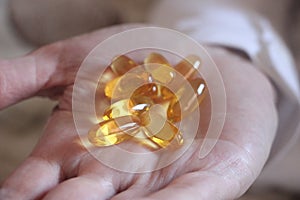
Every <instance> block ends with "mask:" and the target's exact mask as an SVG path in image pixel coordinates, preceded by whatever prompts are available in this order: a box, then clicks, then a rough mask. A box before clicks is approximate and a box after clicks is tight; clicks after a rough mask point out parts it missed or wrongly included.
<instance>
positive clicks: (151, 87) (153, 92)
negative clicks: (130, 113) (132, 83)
mask: <svg viewBox="0 0 300 200" xmlns="http://www.w3.org/2000/svg"><path fill="white" fill-rule="evenodd" d="M145 97H146V98H149V99H151V101H152V102H153V103H156V104H160V103H164V102H166V101H169V100H171V99H174V98H176V95H175V94H174V93H173V92H172V91H171V90H170V89H169V88H167V87H165V86H162V85H160V84H157V83H148V84H145V85H142V86H141V87H139V88H137V89H136V90H135V91H134V92H133V94H132V95H131V97H130V98H131V99H132V101H133V102H139V103H141V99H145V100H146V98H145ZM146 101H147V100H146Z"/></svg>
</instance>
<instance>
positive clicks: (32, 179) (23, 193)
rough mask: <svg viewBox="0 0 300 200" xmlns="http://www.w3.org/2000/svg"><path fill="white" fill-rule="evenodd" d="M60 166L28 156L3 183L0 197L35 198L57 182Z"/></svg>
mask: <svg viewBox="0 0 300 200" xmlns="http://www.w3.org/2000/svg"><path fill="white" fill-rule="evenodd" d="M59 179H60V167H59V166H58V165H57V164H52V163H49V162H47V161H46V160H43V159H40V158H28V159H27V160H26V161H24V163H23V164H22V165H21V166H20V167H19V168H18V169H17V170H16V171H15V172H14V173H13V174H12V175H11V176H10V177H9V178H8V179H7V180H6V181H5V182H4V183H3V185H2V187H1V189H0V199H6V200H10V199H22V200H27V199H28V200H29V199H36V198H38V197H41V196H43V195H44V194H45V193H46V192H48V191H49V190H50V189H52V188H53V187H54V186H55V185H57V184H58V182H59Z"/></svg>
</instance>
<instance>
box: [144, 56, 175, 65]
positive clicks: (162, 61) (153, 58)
mask: <svg viewBox="0 0 300 200" xmlns="http://www.w3.org/2000/svg"><path fill="white" fill-rule="evenodd" d="M153 63H157V64H161V65H165V66H168V67H171V65H170V64H169V62H168V60H167V59H166V58H165V57H163V56H162V55H161V54H159V53H151V54H149V55H148V56H147V57H146V58H145V60H144V64H146V65H147V64H153Z"/></svg>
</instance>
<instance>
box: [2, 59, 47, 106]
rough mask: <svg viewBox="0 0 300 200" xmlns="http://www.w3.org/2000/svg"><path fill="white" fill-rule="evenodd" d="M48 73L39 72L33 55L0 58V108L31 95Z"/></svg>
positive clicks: (44, 81) (41, 85)
mask: <svg viewBox="0 0 300 200" xmlns="http://www.w3.org/2000/svg"><path fill="white" fill-rule="evenodd" d="M48 75H49V73H41V72H40V70H38V68H37V65H36V60H35V57H34V56H30V55H29V56H25V57H22V58H17V59H13V60H0V109H2V108H5V107H7V106H9V105H12V104H14V103H17V102H18V101H20V100H23V99H26V98H28V97H30V96H33V95H34V94H35V93H37V92H38V91H39V89H41V88H42V87H43V85H45V83H46V82H47V79H48V78H49V77H47V76H48Z"/></svg>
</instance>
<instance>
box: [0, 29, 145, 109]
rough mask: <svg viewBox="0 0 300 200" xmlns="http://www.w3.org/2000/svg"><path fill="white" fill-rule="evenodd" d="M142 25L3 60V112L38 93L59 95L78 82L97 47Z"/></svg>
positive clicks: (0, 67)
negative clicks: (117, 34)
mask: <svg viewBox="0 0 300 200" xmlns="http://www.w3.org/2000/svg"><path fill="white" fill-rule="evenodd" d="M141 26H143V25H138V24H132V25H130V24H129V25H120V26H114V27H110V28H105V29H101V30H99V31H95V32H93V33H90V34H86V35H83V36H78V37H74V38H72V39H68V40H65V41H61V42H57V43H54V44H51V45H48V46H45V47H43V48H41V49H39V50H37V51H35V52H33V53H31V54H30V55H27V56H25V57H22V58H18V59H13V60H0V97H1V98H0V109H1V108H5V107H7V106H9V105H12V104H14V103H17V102H19V101H20V100H23V99H26V98H29V97H31V96H33V95H35V94H36V93H41V94H43V95H46V96H48V95H51V94H53V93H57V92H55V91H54V92H53V91H51V89H53V88H54V89H56V90H58V92H60V91H59V89H60V88H61V87H64V86H67V85H70V84H72V83H73V82H74V79H75V76H76V73H77V71H78V69H79V67H80V64H81V63H82V61H83V60H84V58H85V57H86V56H87V54H88V53H89V52H90V51H91V50H92V49H93V48H94V47H95V46H96V45H98V44H99V43H100V42H102V41H103V40H105V39H106V38H108V37H110V36H111V35H113V34H116V33H119V32H121V31H125V30H128V29H132V28H137V27H141ZM103 67H105V66H103Z"/></svg>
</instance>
